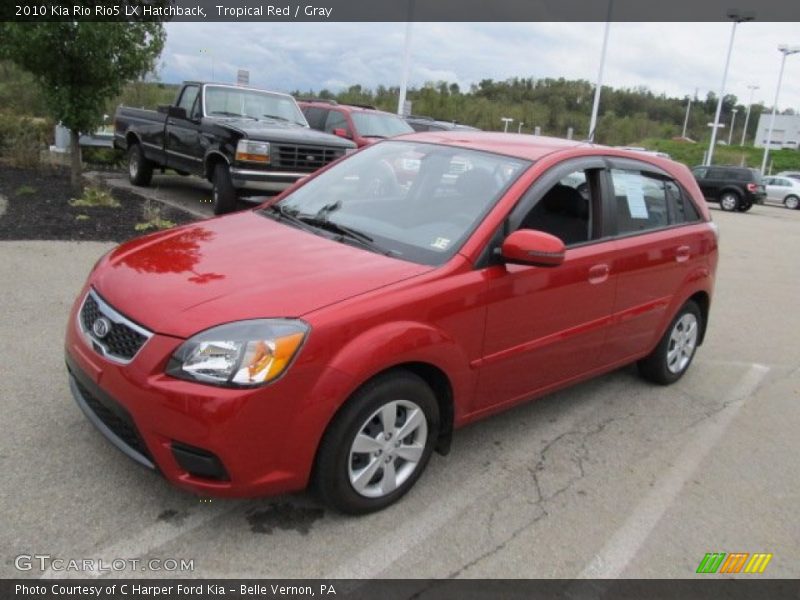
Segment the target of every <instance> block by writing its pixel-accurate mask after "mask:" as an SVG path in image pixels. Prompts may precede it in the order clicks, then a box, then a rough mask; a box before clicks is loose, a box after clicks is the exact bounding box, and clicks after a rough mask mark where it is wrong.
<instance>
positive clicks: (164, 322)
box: [91, 211, 432, 338]
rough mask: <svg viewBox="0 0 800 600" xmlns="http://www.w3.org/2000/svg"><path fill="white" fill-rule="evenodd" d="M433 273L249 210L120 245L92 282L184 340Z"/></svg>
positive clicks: (118, 304)
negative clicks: (215, 328)
mask: <svg viewBox="0 0 800 600" xmlns="http://www.w3.org/2000/svg"><path fill="white" fill-rule="evenodd" d="M431 268H432V267H429V266H425V265H418V264H415V263H410V262H406V261H402V260H399V259H395V258H390V257H387V256H384V255H381V254H376V253H373V252H369V251H367V250H365V249H362V248H359V247H356V246H350V245H347V244H343V243H339V242H336V241H333V240H330V239H328V238H325V237H322V236H319V235H315V234H314V233H311V232H308V231H304V230H301V229H296V228H294V227H292V226H289V225H285V224H283V223H279V222H276V221H273V220H272V219H270V218H267V217H264V216H262V215H259V214H257V213H256V212H254V211H245V212H242V213H237V214H234V215H229V216H226V217H221V218H217V219H210V220H207V221H202V222H200V223H196V224H193V225H188V226H185V227H180V228H176V229H174V230H170V231H166V232H162V233H157V234H153V235H149V236H145V237H142V238H139V239H136V240H133V241H131V242H128V243H125V244H122V245H121V246H118V247H117V248H115V249H114V250H113V251H112V252H111V253H110V254H109V255H108V256H107V257H105V258H104V259H103V260H102V261H101V263H100V264H99V265H98V267H97V268H96V269H95V271H94V273H93V274H92V277H91V283H92V285H93V286H94V288H95V289H96V290H97V292H98V293H99V294H100V295H101V296H102V297H103V298H105V300H106V301H107V302H108V303H109V304H111V305H112V306H113V307H114V308H116V309H117V310H118V311H120V312H121V313H123V314H125V315H126V316H128V317H129V318H130V319H132V320H134V321H136V322H137V323H140V324H141V325H143V326H144V327H146V328H148V329H150V330H152V331H155V332H157V333H163V334H167V335H174V336H178V337H184V338H185V337H189V336H191V335H193V334H195V333H197V332H199V331H202V330H204V329H208V328H209V327H213V326H215V325H219V324H221V323H226V322H230V321H238V320H243V319H255V318H268V317H302V316H303V315H305V314H307V313H309V312H311V311H314V310H317V309H319V308H322V307H324V306H327V305H330V304H334V303H336V302H340V301H342V300H345V299H347V298H350V297H352V296H356V295H358V294H363V293H366V292H369V291H371V290H374V289H377V288H380V287H383V286H386V285H389V284H392V283H395V282H397V281H401V280H403V279H407V278H409V277H414V276H416V275H420V274H422V273H424V272H427V271H429V270H431Z"/></svg>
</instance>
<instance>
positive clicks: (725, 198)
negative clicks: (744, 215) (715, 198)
mask: <svg viewBox="0 0 800 600" xmlns="http://www.w3.org/2000/svg"><path fill="white" fill-rule="evenodd" d="M741 202H742V200H741V198H740V197H739V194H737V193H736V192H723V193H722V194H721V195H720V197H719V207H720V208H721V209H722V210H724V211H727V212H736V211H738V210H739V206H740V204H741Z"/></svg>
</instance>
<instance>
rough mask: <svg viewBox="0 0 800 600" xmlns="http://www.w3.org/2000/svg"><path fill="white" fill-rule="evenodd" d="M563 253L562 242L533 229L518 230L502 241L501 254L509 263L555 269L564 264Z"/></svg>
mask: <svg viewBox="0 0 800 600" xmlns="http://www.w3.org/2000/svg"><path fill="white" fill-rule="evenodd" d="M565 251H566V249H565V248H564V242H562V241H561V240H560V239H559V238H557V237H556V236H554V235H550V234H549V233H545V232H544V231H536V230H534V229H518V230H517V231H515V232H514V233H512V234H511V235H509V236H508V237H507V238H506V239H505V240H504V241H503V246H502V249H501V254H502V256H503V260H505V261H506V262H509V263H514V264H519V265H535V266H538V267H557V266H558V265H560V264H561V263H563V262H564V253H565Z"/></svg>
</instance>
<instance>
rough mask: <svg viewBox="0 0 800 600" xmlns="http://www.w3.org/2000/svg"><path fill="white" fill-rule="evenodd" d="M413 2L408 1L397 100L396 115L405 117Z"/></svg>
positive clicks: (411, 0) (412, 0)
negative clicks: (401, 72) (401, 69)
mask: <svg viewBox="0 0 800 600" xmlns="http://www.w3.org/2000/svg"><path fill="white" fill-rule="evenodd" d="M413 13H414V0H408V21H406V43H405V48H404V50H403V78H402V79H401V80H400V97H399V98H398V99H397V114H398V115H400V116H401V117H405V116H406V115H405V114H404V113H405V107H406V88H407V87H408V71H409V67H410V64H411V25H412V24H413V18H412V17H413Z"/></svg>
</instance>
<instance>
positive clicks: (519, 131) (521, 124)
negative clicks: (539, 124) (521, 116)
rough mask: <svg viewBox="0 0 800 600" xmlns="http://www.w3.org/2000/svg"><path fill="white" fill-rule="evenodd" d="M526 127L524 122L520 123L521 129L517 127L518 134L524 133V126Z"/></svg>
mask: <svg viewBox="0 0 800 600" xmlns="http://www.w3.org/2000/svg"><path fill="white" fill-rule="evenodd" d="M523 125H525V123H523V122H522V121H520V122H519V127H517V133H522V126H523Z"/></svg>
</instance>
